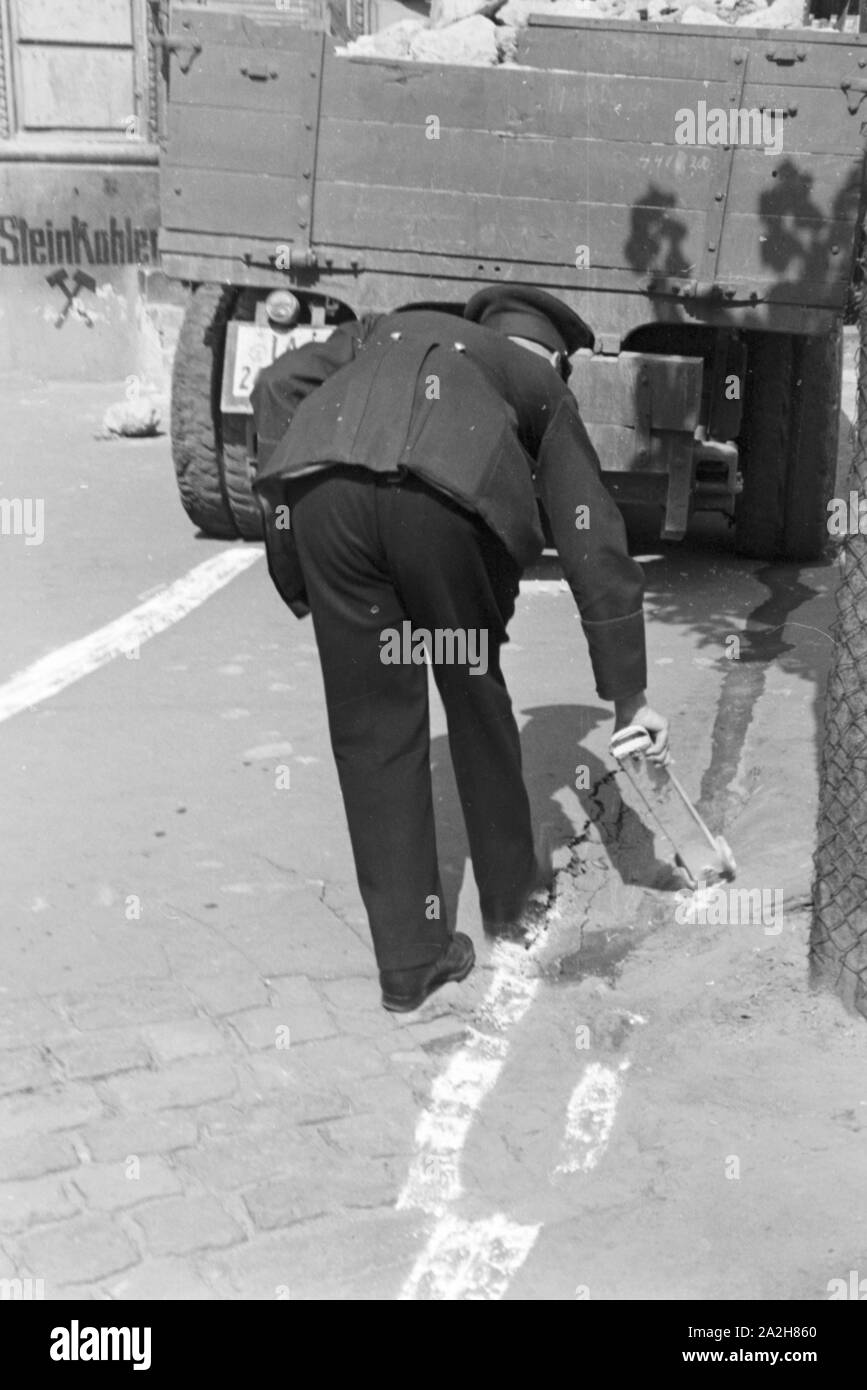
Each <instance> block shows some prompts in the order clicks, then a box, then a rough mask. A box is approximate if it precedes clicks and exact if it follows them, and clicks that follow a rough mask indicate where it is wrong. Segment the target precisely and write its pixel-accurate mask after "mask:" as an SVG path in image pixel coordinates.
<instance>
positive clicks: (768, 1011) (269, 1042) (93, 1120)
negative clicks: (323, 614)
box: [0, 371, 867, 1299]
mask: <svg viewBox="0 0 867 1390" xmlns="http://www.w3.org/2000/svg"><path fill="white" fill-rule="evenodd" d="M847 390H848V392H849V400H850V401H851V393H852V378H851V371H850V373H849V378H848V382H847ZM120 394H121V387H120V386H118V387H117V388H114V389H112V388H106V387H104V386H100V387H96V386H81V385H74V386H72V385H70V386H57V385H52V386H50V387H46V386H40V385H39V384H37V383H33V382H29V381H25V380H23V379H11V378H10V379H9V380H7V381H6V382H4V383H2V385H0V409H2V418H3V420H4V446H3V466H2V479H0V492H2V494H3V495H4V496H6V497H31V496H33V495H34V493H38V495H39V497H41V498H42V499H43V500H44V537H43V539H42V543H41V544H32V545H28V544H26V542H25V538H24V537H23V536H21V535H18V536H16V535H4V536H2V537H0V571H2V574H0V578H2V586H0V593H2V600H0V602H2V606H3V609H4V613H3V622H2V631H3V634H4V639H3V643H2V646H0V715H2V721H0V748H2V766H3V769H4V778H3V782H4V796H3V801H2V808H0V817H2V829H3V843H4V846H5V855H4V859H5V869H4V880H5V882H4V893H3V912H2V914H0V959H2V977H0V1049H2V1050H0V1278H9V1277H14V1276H15V1275H19V1276H24V1275H29V1276H31V1277H33V1278H41V1279H43V1280H44V1281H45V1288H46V1296H48V1297H53V1296H58V1295H64V1294H72V1293H74V1294H75V1295H83V1296H87V1297H94V1298H105V1297H114V1298H119V1297H121V1298H122V1297H140V1298H196V1297H205V1298H229V1299H235V1298H293V1299H295V1298H297V1299H305V1298H332V1299H337V1298H371V1297H372V1298H382V1299H393V1298H406V1299H409V1298H431V1299H462V1298H494V1299H498V1298H511V1299H534V1298H552V1299H573V1298H578V1299H584V1298H591V1299H611V1298H622V1297H632V1298H647V1299H654V1298H663V1297H688V1296H694V1297H699V1298H708V1299H711V1298H737V1297H745V1298H757V1297H776V1298H807V1299H817V1298H824V1297H827V1287H828V1281H829V1280H831V1279H833V1278H836V1277H842V1278H846V1277H847V1275H848V1271H849V1270H850V1269H854V1268H858V1261H859V1259H860V1261H861V1268H867V1230H865V1221H864V1217H863V1200H862V1192H863V1142H864V1131H865V1123H867V1089H865V1082H864V1076H865V1075H867V1072H865V1067H864V1063H865V1058H867V1042H865V1036H864V1033H863V1027H862V1028H861V1029H860V1030H859V1028H858V1026H857V1025H856V1024H854V1023H853V1022H852V1021H851V1020H850V1019H849V1018H848V1017H847V1016H846V1015H844V1014H843V1013H842V1012H841V1010H840V1009H839V1008H838V1006H837V1004H836V1001H834V1000H833V999H829V998H825V997H821V996H813V995H811V994H810V992H809V990H808V988H807V984H806V969H805V965H806V941H807V932H808V921H807V914H806V903H807V899H808V895H809V891H810V878H811V855H812V850H813V844H814V823H815V806H816V790H817V755H818V736H817V730H818V729H819V727H820V724H819V721H820V718H821V696H822V690H823V685H824V678H825V673H826V670H827V666H828V660H829V655H830V651H831V646H832V638H831V637H830V635H829V629H830V627H831V622H832V617H833V589H834V584H835V576H836V570H835V567H834V565H833V564H831V563H828V564H824V565H817V566H811V567H792V566H763V565H760V564H757V563H755V562H749V561H744V560H742V559H740V558H738V557H737V556H735V555H734V553H733V551H732V549H731V545H730V542H729V540H728V538H727V537H726V535H725V528H724V527H723V526H721V525H720V524H718V523H717V522H715V521H714V522H710V523H707V522H706V523H704V524H702V525H701V526H699V527H698V528H697V533H696V534H695V535H694V536H691V537H690V538H689V539H688V540H687V541H686V542H685V543H684V544H683V545H682V546H680V547H665V548H664V549H663V548H662V547H660V546H659V545H658V544H656V543H654V542H652V541H648V540H647V539H646V538H645V539H643V540H639V541H638V542H637V543H638V545H639V553H640V554H641V556H642V558H643V560H644V563H645V567H646V573H647V578H648V600H647V615H648V632H649V659H650V672H651V684H650V695H651V698H652V700H653V702H654V704H656V706H657V707H658V708H660V709H661V710H663V711H665V712H666V713H667V714H668V715H669V716H670V718H671V720H672V734H673V745H674V751H675V756H676V760H677V767H678V771H679V772H680V774H681V776H682V778H683V780H684V781H685V783H686V785H687V787H688V789H689V790H690V792H691V794H692V795H694V796H695V797H696V799H697V800H698V802H699V804H700V806H701V807H702V810H703V811H704V813H705V814H706V815H707V817H708V818H709V820H710V822H711V824H712V827H713V829H714V830H715V831H716V832H721V833H724V834H725V835H726V837H727V839H728V841H729V843H730V844H731V846H732V849H733V851H734V853H735V856H736V858H737V860H738V865H739V877H738V880H737V883H738V886H739V887H743V888H748V889H752V890H758V891H759V892H760V893H762V892H763V893H765V894H766V895H768V896H767V899H766V901H767V904H768V907H769V914H770V915H764V916H759V917H758V918H756V917H755V916H753V917H752V918H751V919H750V920H745V918H744V916H743V915H742V916H741V918H740V919H738V917H737V912H736V910H735V908H736V904H735V903H734V901H733V900H728V901H727V907H726V910H727V912H728V917H727V919H726V920H724V921H722V922H719V921H714V920H706V921H702V920H697V921H696V920H688V921H684V920H682V919H683V917H684V910H685V909H684V902H683V899H682V898H681V897H678V896H677V895H676V894H675V892H674V891H673V887H672V884H671V883H670V882H667V881H666V868H665V865H666V861H667V860H668V859H669V858H670V856H669V854H668V851H667V848H666V846H665V843H664V841H662V840H661V839H660V837H659V835H658V834H654V831H653V826H652V825H649V824H648V823H647V818H646V816H645V814H644V812H643V809H642V806H641V804H640V802H637V801H636V800H635V797H634V794H633V793H631V792H630V790H629V788H628V787H626V786H622V785H621V784H622V781H623V779H622V777H621V778H620V779H618V778H615V777H613V776H612V775H611V773H612V763H611V760H610V758H609V757H608V755H607V753H606V744H607V738H608V735H609V734H610V731H611V721H610V710H609V708H608V707H606V706H604V705H603V704H602V702H600V701H599V699H598V698H597V697H596V695H595V693H594V690H593V686H592V681H591V677H590V672H589V665H588V662H587V659H586V653H585V649H584V646H583V639H582V636H581V630H580V626H579V624H578V620H577V616H576V613H575V610H574V605H573V604H572V600H571V598H570V597H569V595H568V593H565V592H564V591H563V590H562V588H561V587H560V586H559V584H558V580H557V574H556V570H555V569H553V568H551V567H550V566H544V565H543V566H541V567H540V569H539V571H538V572H537V573H535V574H534V575H533V576H530V577H529V582H528V583H526V584H525V587H524V592H523V594H522V597H521V600H520V604H519V608H518V612H517V615H516V619H515V622H514V624H513V629H512V635H513V640H512V643H511V645H510V647H509V649H508V650H507V654H506V660H505V669H506V674H507V678H508V680H509V684H510V688H511V690H512V692H513V699H514V703H515V707H516V710H517V711H518V712H519V721H520V723H521V726H522V737H523V744H524V752H525V762H526V770H527V778H528V783H529V786H530V789H531V795H532V800H533V805H534V811H535V815H536V819H537V822H538V824H539V826H540V828H544V833H545V835H546V836H547V837H548V838H549V840H550V841H551V843H553V844H554V845H556V846H557V848H558V864H559V866H560V868H561V873H560V875H559V877H558V890H557V897H556V901H555V904H554V906H553V908H552V913H551V927H550V931H549V932H548V934H547V936H546V938H545V939H544V940H542V941H541V942H540V943H539V946H538V948H534V950H533V951H531V952H530V953H524V952H520V951H517V950H511V949H510V948H503V947H499V948H496V949H495V950H494V951H493V952H492V950H491V948H490V947H488V946H486V945H485V944H484V943H483V940H482V936H481V928H480V922H479V918H478V910H477V905H476V903H475V901H474V893H473V891H472V883H471V877H470V874H469V867H468V861H467V854H466V844H465V839H464V833H463V828H462V824H461V819H460V812H459V807H458V802H457V797H456V793H455V789H454V784H453V780H452V777H451V772H450V769H449V766H448V753H447V746H446V740H445V726H444V720H443V716H442V711H441V709H440V708H439V706H438V704H437V703H436V702H435V704H434V715H433V719H434V726H433V739H434V742H433V764H434V772H435V782H436V792H437V809H438V827H439V837H440V847H441V857H442V862H443V871H444V887H445V892H446V897H447V900H448V906H449V910H450V912H451V914H452V916H453V918H454V919H456V921H457V924H458V926H459V927H460V928H461V929H462V930H465V931H469V932H470V934H471V935H472V936H473V937H474V939H475V941H476V944H477V949H478V955H479V965H478V968H477V969H476V971H475V972H474V974H473V975H472V976H471V977H470V979H469V980H468V981H467V983H466V984H465V985H463V986H450V987H448V988H447V989H446V990H444V991H442V992H441V993H440V994H439V995H437V996H436V998H435V999H434V1000H431V1001H430V1002H429V1003H428V1005H426V1006H425V1008H424V1009H423V1010H422V1011H420V1013H419V1014H418V1015H414V1016H409V1017H408V1018H406V1019H399V1018H394V1017H392V1016H389V1015H387V1014H386V1013H384V1012H383V1011H382V1010H381V1008H380V1007H379V1002H378V988H377V981H376V974H375V968H374V962H373V957H372V952H371V949H370V944H369V940H368V937H367V932H366V927H365V923H364V916H363V913H362V910H361V904H360V900H359V898H358V894H357V889H356V887H355V882H354V877H353V872H352V865H351V858H350V852H349V842H348V836H347V832H346V828H345V824H344V822H343V817H342V810H341V805H340V799H339V795H338V789H337V781H336V776H335V772H334V769H333V766H332V763H331V759H330V753H329V748H328V743H327V730H326V723H325V713H324V705H323V701H322V696H321V684H320V676H319V668H318V660H317V654H316V649H315V645H314V643H313V638H312V632H311V628H310V624H309V621H307V622H303V623H299V622H297V621H296V620H295V619H294V618H292V617H291V615H289V614H288V613H287V612H286V611H285V610H284V609H283V608H282V605H281V604H280V602H279V600H278V599H277V597H276V595H275V594H274V593H273V591H272V589H271V587H270V584H269V581H268V577H267V572H266V569H265V565H264V561H263V559H262V556H261V552H260V551H259V549H258V548H257V547H244V546H243V545H241V544H238V545H227V544H225V543H220V542H213V541H208V540H205V539H202V538H199V537H197V536H196V535H195V533H194V531H193V530H192V528H191V527H190V525H189V524H188V522H187V520H186V518H185V517H184V515H183V513H182V511H181V509H180V506H179V504H178V502H177V500H176V496H175V491H174V484H173V479H172V470H171V463H170V456H169V447H168V443H167V440H166V438H165V437H164V436H163V437H160V438H157V439H154V440H144V441H128V442H117V441H114V442H111V441H105V440H96V439H95V438H94V436H95V434H97V433H98V431H99V426H100V420H101V418H102V413H103V411H104V409H105V407H106V405H108V404H109V403H110V402H112V401H113V400H117V399H118V398H119V396H120ZM203 567H204V568H203ZM142 605H150V606H149V607H147V608H145V609H144V610H142ZM130 614H132V615H133V616H132V618H129V619H127V621H126V623H120V624H119V625H118V626H117V627H115V628H113V629H110V630H109V632H108V633H107V634H105V635H104V638H103V640H101V641H96V640H88V639H91V638H92V635H93V634H95V633H99V631H100V630H101V629H103V628H104V627H106V626H107V625H108V624H113V623H117V620H120V619H123V618H124V617H125V615H130ZM153 628H158V629H159V630H158V631H156V632H155V635H153V636H150V637H148V636H147V633H148V632H150V631H151V630H152V629H153ZM136 633H138V634H139V637H140V639H141V640H139V641H136V640H134V639H135V634H136ZM733 637H735V638H737V639H738V642H739V643H740V646H739V648H738V647H737V643H735V644H734V647H733V644H732V642H731V639H732V638H733ZM735 649H736V650H737V654H736V658H735V659H732V655H731V653H732V651H733V650H735ZM22 673H25V678H23V679H22ZM4 701H5V703H4ZM31 702H32V703H31ZM28 706H29V707H28ZM578 766H583V767H586V768H587V769H588V773H589V777H588V781H589V785H588V786H587V787H586V788H585V787H578V788H576V786H575V781H576V768H577V767H578ZM621 791H622V799H621ZM777 895H778V896H777ZM678 909H681V910H680V911H678ZM706 915H708V916H709V914H706ZM733 918H734V920H732V919H733ZM793 1211H795V1212H797V1220H793V1219H792V1212H793Z"/></svg>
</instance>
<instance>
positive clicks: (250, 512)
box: [220, 415, 262, 541]
mask: <svg viewBox="0 0 867 1390" xmlns="http://www.w3.org/2000/svg"><path fill="white" fill-rule="evenodd" d="M220 428H221V441H220V443H221V448H220V455H221V458H222V463H223V482H224V484H225V488H226V496H227V497H228V499H229V507H230V508H231V511H232V519H233V520H234V522H235V525H236V526H237V528H238V534H239V535H240V536H243V538H244V540H245V541H257V540H260V539H261V537H262V513H261V511H260V509H259V503H258V502H257V501H256V498H255V497H254V496H253V489H252V487H251V479H250V470H249V468H248V466H247V430H246V426H245V424H244V421H243V420H239V419H238V418H237V416H226V415H224V416H223V417H222V419H221V422H220Z"/></svg>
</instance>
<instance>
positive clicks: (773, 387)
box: [735, 330, 843, 562]
mask: <svg viewBox="0 0 867 1390" xmlns="http://www.w3.org/2000/svg"><path fill="white" fill-rule="evenodd" d="M842 347H843V341H842V334H841V333H840V331H839V330H837V331H836V332H834V333H830V334H825V335H824V336H822V337H820V338H815V337H812V338H800V337H796V338H793V337H789V336H782V335H779V334H771V333H756V334H751V335H750V336H749V337H748V339H747V353H748V359H747V379H746V391H745V399H744V417H743V426H742V429H741V433H740V437H739V444H740V450H741V459H742V463H743V474H744V490H743V493H742V494H741V497H740V498H739V501H738V507H737V513H736V517H735V524H736V531H735V535H736V544H737V548H738V550H739V551H740V552H741V554H742V555H749V556H753V557H754V558H756V559H760V560H772V559H786V560H795V561H802V562H805V561H811V560H818V559H820V558H821V556H822V553H823V551H824V548H825V543H826V541H827V538H828V530H827V520H828V512H827V503H828V499H829V498H830V496H831V495H832V493H833V490H834V479H835V474H836V467H837V435H838V430H839V412H840V384H841V380H842Z"/></svg>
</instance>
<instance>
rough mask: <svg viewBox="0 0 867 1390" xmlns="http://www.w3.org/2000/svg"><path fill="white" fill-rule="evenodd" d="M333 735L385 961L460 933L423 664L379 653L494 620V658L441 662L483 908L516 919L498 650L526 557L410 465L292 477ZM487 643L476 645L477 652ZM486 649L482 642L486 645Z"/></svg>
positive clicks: (528, 831)
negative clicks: (447, 872) (396, 643)
mask: <svg viewBox="0 0 867 1390" xmlns="http://www.w3.org/2000/svg"><path fill="white" fill-rule="evenodd" d="M286 486H287V494H286V495H287V500H288V501H289V503H290V507H291V525H292V532H293V535H294V539H295V544H296V546H297V550H298V555H299V559H300V563H301V568H302V570H303V575H304V580H305V587H306V591H307V599H308V602H309V605H310V611H311V615H312V618H313V623H314V627H315V631H316V640H317V643H318V646H319V652H320V657H321V664H322V674H323V679H324V683H325V696H326V702H327V707H328V721H329V729H330V734H331V744H332V748H333V751H334V757H335V761H336V764H337V771H338V775H339V778H340V786H341V790H342V793H343V800H344V804H345V808H346V817H347V821H348V824H349V834H350V838H351V841H352V849H353V854H354V858H355V866H356V872H357V875H358V883H359V888H360V890H361V895H362V898H363V900H364V905H365V907H366V909H367V912H368V916H369V919H370V927H371V932H372V935H373V941H374V949H375V952H376V959H377V964H378V966H379V969H380V970H400V969H409V968H411V967H415V966H420V965H426V964H429V963H431V962H432V961H434V960H435V959H436V958H437V957H438V956H439V954H440V953H441V951H442V950H443V948H444V946H446V945H447V943H448V941H449V939H450V935H451V933H450V930H449V926H448V922H447V920H446V908H445V903H444V901H443V893H442V885H441V882H440V874H439V866H438V860H437V844H436V833H435V828H434V809H433V795H432V788H431V769H430V728H429V720H428V670H427V664H421V665H415V664H411V663H410V664H399V665H390V664H384V663H383V661H382V660H381V656H382V651H383V642H382V634H383V632H384V630H385V629H388V628H394V629H397V631H398V632H401V631H402V629H401V624H402V623H404V622H406V621H407V620H408V621H409V622H410V623H411V624H412V626H413V628H414V629H417V628H427V629H429V630H430V631H431V632H432V633H433V632H434V630H435V629H437V628H440V629H463V630H464V631H467V630H469V629H476V630H485V631H486V632H487V641H488V661H487V670H486V671H485V673H484V674H471V667H470V666H469V665H466V664H464V665H458V664H455V665H448V664H437V662H436V647H434V648H433V652H432V663H433V674H434V678H435V680H436V683H437V686H438V689H439V692H440V695H441V697H442V700H443V704H444V706H445V711H446V718H447V721H448V737H449V747H450V750H451V756H452V762H453V765H454V771H455V778H456V781H457V787H458V793H459V796H460V800H461V806H462V809H463V815H464V821H465V824H466V829H467V836H468V839H469V845H470V854H471V857H472V864H473V872H474V875H475V879H476V884H477V887H478V891H479V898H480V902H481V908H482V912H483V914H484V916H485V917H490V918H492V919H495V920H501V919H508V918H509V917H512V916H514V915H515V914H516V913H517V912H518V911H519V910H520V908H521V906H522V905H523V901H524V899H525V896H526V894H527V892H528V891H529V889H530V887H532V883H533V879H534V874H535V856H534V849H533V834H532V827H531V817H530V806H529V801H528V797H527V791H526V788H525V786H524V781H523V777H522V772H521V746H520V740H519V736H518V729H517V725H516V723H515V719H514V715H513V713H512V705H511V701H510V699H509V694H508V691H507V690H506V685H505V681H504V680H503V675H502V671H501V670H500V648H501V646H502V644H503V642H505V641H506V640H507V639H506V625H507V623H508V622H509V620H510V618H511V616H512V613H513V611H514V607H515V600H516V597H517V594H518V585H519V580H520V574H521V570H520V567H519V565H518V564H517V562H516V561H515V560H514V559H513V558H512V556H511V555H510V554H509V552H508V551H507V550H506V548H505V546H504V545H503V543H502V542H501V541H500V540H499V538H498V537H497V536H496V535H495V534H494V532H493V531H491V530H489V529H488V527H486V526H485V524H484V523H483V522H482V521H481V520H480V519H479V518H478V517H477V516H475V515H473V514H472V513H471V512H469V511H468V510H465V509H464V508H462V507H460V506H458V505H457V504H456V503H454V502H452V501H451V499H449V498H448V497H447V496H446V495H445V494H443V493H442V492H438V491H436V490H435V489H434V488H433V487H431V486H429V485H428V484H427V483H426V482H424V481H423V480H422V479H420V478H418V477H417V476H414V475H413V474H411V473H405V472H404V473H400V474H396V475H389V474H382V473H376V472H373V471H372V470H370V469H366V468H362V467H356V466H336V465H335V466H332V467H330V468H327V469H324V470H321V471H319V472H317V473H315V474H313V475H310V476H307V477H303V478H300V479H294V480H292V481H291V482H288V483H287V485H286ZM478 650H479V648H478V647H477V648H476V651H478ZM482 650H483V649H482Z"/></svg>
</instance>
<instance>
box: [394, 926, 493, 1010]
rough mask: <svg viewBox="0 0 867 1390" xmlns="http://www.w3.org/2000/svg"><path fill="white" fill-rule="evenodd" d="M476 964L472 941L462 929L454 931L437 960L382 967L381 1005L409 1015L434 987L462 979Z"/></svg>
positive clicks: (437, 987)
mask: <svg viewBox="0 0 867 1390" xmlns="http://www.w3.org/2000/svg"><path fill="white" fill-rule="evenodd" d="M475 963H476V953H475V951H474V950H473V943H472V941H471V940H470V938H469V937H468V936H465V935H464V933H463V932H459V931H458V932H455V934H454V936H453V937H452V939H451V941H450V942H449V944H448V946H447V947H446V949H445V950H444V951H443V953H442V955H441V956H440V958H439V960H437V961H434V963H433V965H421V966H419V967H418V968H417V969H415V970H381V971H380V973H379V982H380V984H381V985H382V1006H383V1008H384V1009H390V1010H391V1012H392V1013H395V1014H409V1013H412V1011H413V1009H419V1008H421V1006H422V1004H423V1003H424V1001H425V1000H426V999H427V998H428V996H429V995H431V994H433V992H434V990H436V989H439V988H440V986H441V985H446V984H448V983H449V981H450V980H465V979H466V978H467V976H468V975H469V973H470V971H471V970H472V968H473V966H474V965H475Z"/></svg>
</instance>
